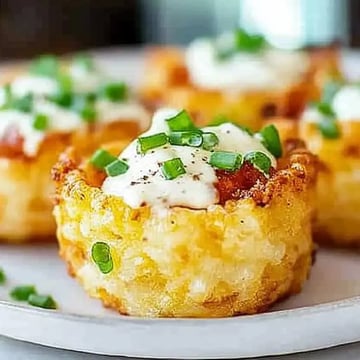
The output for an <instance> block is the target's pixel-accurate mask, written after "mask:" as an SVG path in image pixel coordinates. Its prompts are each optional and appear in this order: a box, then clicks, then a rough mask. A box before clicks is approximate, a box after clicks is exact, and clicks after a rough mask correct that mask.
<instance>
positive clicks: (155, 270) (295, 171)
mask: <svg viewBox="0 0 360 360" xmlns="http://www.w3.org/2000/svg"><path fill="white" fill-rule="evenodd" d="M108 150H110V151H111V152H112V153H113V154H118V153H119V148H118V147H116V146H115V147H114V146H112V147H111V148H109V149H108ZM279 168H280V169H279V170H278V171H276V172H275V174H274V175H273V176H272V177H271V178H270V179H269V180H268V181H267V182H266V183H265V184H260V183H259V182H258V183H256V185H254V186H253V187H252V188H251V189H250V190H249V191H246V192H243V193H242V195H241V198H240V199H239V200H229V201H227V202H226V203H225V205H224V206H222V205H213V206H211V207H209V208H208V209H207V210H205V209H204V210H191V209H188V208H183V207H174V208H170V209H169V210H168V212H167V214H164V215H163V216H158V215H157V214H156V213H154V212H152V211H151V208H149V207H148V206H144V207H141V208H138V209H133V208H130V207H129V206H127V205H126V204H125V203H124V202H123V201H122V199H121V198H119V197H115V196H111V195H106V194H104V193H103V192H102V190H101V183H102V181H103V179H104V175H103V174H101V173H99V172H96V171H94V170H93V169H92V168H91V166H90V165H87V164H84V165H83V166H82V165H81V164H80V161H79V159H78V158H77V156H76V154H74V152H73V151H68V152H67V153H64V154H63V155H62V157H61V159H60V161H59V163H58V164H57V166H56V167H54V169H53V177H54V179H55V181H56V184H57V197H56V206H55V208H54V214H55V218H56V222H57V226H58V228H57V236H58V240H59V244H60V255H61V256H62V258H63V259H64V260H65V261H66V262H67V264H68V267H69V271H70V274H72V275H73V276H75V277H76V278H77V279H78V280H79V281H80V283H81V284H82V285H83V286H84V288H85V290H86V291H87V292H88V293H89V294H90V295H91V296H93V297H96V298H100V299H101V300H102V301H103V303H104V304H105V305H106V306H109V307H111V308H114V309H116V310H117V311H119V312H120V313H122V314H128V315H136V316H145V317H225V316H232V315H238V314H253V313H257V312H260V311H264V310H265V309H267V308H268V307H269V306H270V305H272V304H273V303H274V302H276V301H277V300H279V299H281V298H283V297H285V296H288V295H290V294H294V293H297V292H299V291H300V290H301V287H302V285H303V283H304V281H305V279H306V278H307V276H308V274H309V271H310V267H311V262H312V250H313V244H312V238H311V226H310V222H311V220H310V219H311V214H312V199H313V194H312V192H313V188H314V181H315V176H316V174H315V171H316V161H315V159H314V157H313V156H312V155H310V154H309V153H308V152H307V151H306V150H304V149H296V150H293V151H292V152H291V153H289V154H288V155H287V156H286V157H284V158H283V159H281V160H280V163H279ZM98 241H102V242H106V243H107V244H108V245H109V246H110V248H111V256H112V259H113V270H112V271H111V272H110V273H108V274H106V275H104V274H102V273H101V272H100V270H99V269H98V267H97V265H96V264H95V263H94V262H93V261H92V260H91V248H92V245H93V244H94V243H95V242H98Z"/></svg>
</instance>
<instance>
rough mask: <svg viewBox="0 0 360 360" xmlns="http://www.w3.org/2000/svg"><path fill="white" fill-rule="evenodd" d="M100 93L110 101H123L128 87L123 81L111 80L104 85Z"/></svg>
mask: <svg viewBox="0 0 360 360" xmlns="http://www.w3.org/2000/svg"><path fill="white" fill-rule="evenodd" d="M100 94H101V95H102V96H104V97H105V98H107V99H108V100H110V101H123V100H125V99H126V97H127V94H128V88H127V86H126V84H125V83H123V82H112V83H108V84H106V85H104V86H103V87H102V88H101V90H100Z"/></svg>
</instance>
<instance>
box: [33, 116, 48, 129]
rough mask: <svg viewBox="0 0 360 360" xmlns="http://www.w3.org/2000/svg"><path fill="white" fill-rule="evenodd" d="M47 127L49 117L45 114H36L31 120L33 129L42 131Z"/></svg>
mask: <svg viewBox="0 0 360 360" xmlns="http://www.w3.org/2000/svg"><path fill="white" fill-rule="evenodd" d="M48 125H49V117H48V116H47V115H45V114H36V115H35V116H34V119H33V123H32V126H33V128H34V129H36V130H39V131H44V130H46V129H47V127H48Z"/></svg>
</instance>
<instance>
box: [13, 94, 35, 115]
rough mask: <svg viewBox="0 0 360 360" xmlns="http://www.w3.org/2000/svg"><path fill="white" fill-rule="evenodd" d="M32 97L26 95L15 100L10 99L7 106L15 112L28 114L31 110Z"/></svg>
mask: <svg viewBox="0 0 360 360" xmlns="http://www.w3.org/2000/svg"><path fill="white" fill-rule="evenodd" d="M33 100H34V97H33V95H32V94H27V95H25V96H22V97H20V98H17V99H12V101H11V102H10V104H9V106H10V107H11V108H13V109H15V110H19V111H22V112H24V113H29V112H31V111H32V109H33V103H34V101H33Z"/></svg>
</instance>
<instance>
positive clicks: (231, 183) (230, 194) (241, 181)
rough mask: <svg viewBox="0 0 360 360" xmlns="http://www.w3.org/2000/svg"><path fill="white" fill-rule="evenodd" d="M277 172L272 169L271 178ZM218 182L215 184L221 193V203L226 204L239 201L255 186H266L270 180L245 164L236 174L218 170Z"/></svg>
mask: <svg viewBox="0 0 360 360" xmlns="http://www.w3.org/2000/svg"><path fill="white" fill-rule="evenodd" d="M274 172H275V169H273V168H272V169H271V171H270V176H272V175H273V174H274ZM216 176H217V178H218V182H217V183H216V184H215V187H216V189H217V190H218V192H219V198H220V200H219V203H220V204H222V205H223V204H225V202H226V201H227V200H237V199H240V198H241V197H243V195H244V192H247V191H248V190H250V189H251V188H252V187H253V186H254V185H255V184H266V182H267V181H268V178H267V177H266V176H265V175H264V174H263V173H262V172H261V171H259V170H257V169H255V168H254V167H253V166H252V165H251V164H250V163H249V162H247V161H246V162H245V163H244V164H243V165H242V166H241V168H240V169H239V170H237V171H235V172H229V171H225V170H216Z"/></svg>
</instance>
